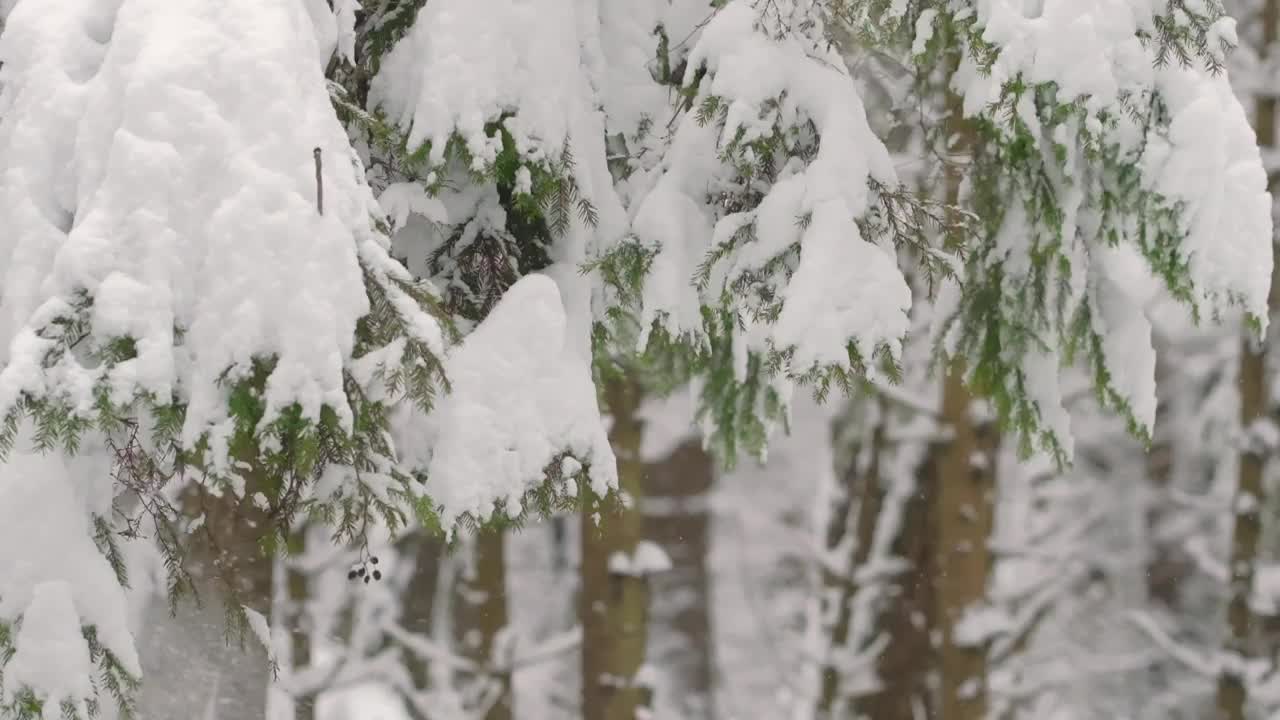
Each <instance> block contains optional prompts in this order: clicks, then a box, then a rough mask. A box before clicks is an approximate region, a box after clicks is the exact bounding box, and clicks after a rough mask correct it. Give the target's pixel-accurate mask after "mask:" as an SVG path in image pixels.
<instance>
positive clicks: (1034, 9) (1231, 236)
mask: <svg viewBox="0 0 1280 720" xmlns="http://www.w3.org/2000/svg"><path fill="white" fill-rule="evenodd" d="M973 4H974V6H975V9H976V12H977V19H978V23H979V25H981V26H982V27H983V28H984V30H983V37H984V39H985V40H987V41H989V42H993V43H995V44H997V45H998V46H1000V52H999V57H998V59H997V61H996V62H995V64H994V66H993V67H992V69H991V72H990V74H989V75H984V74H982V73H980V72H978V69H977V66H976V65H975V63H974V61H973V59H972V58H966V59H965V64H964V67H963V68H962V70H961V72H960V73H959V74H958V75H957V78H956V85H957V88H958V89H959V90H960V91H961V92H962V93H963V95H964V99H965V112H966V113H968V114H970V115H976V114H978V113H980V112H982V111H983V109H984V108H985V106H986V104H987V103H988V102H990V101H992V100H994V99H995V98H996V97H997V96H998V94H999V92H1000V87H1001V85H1002V84H1003V83H1004V82H1006V81H1007V80H1009V79H1011V78H1013V77H1015V76H1017V75H1018V74H1022V75H1023V76H1024V77H1025V78H1026V79H1028V80H1030V81H1032V82H1036V83H1041V82H1054V83H1057V85H1058V87H1059V89H1060V93H1061V95H1060V98H1061V99H1066V98H1075V97H1080V98H1083V99H1084V102H1085V105H1086V107H1087V108H1088V110H1089V114H1090V118H1089V120H1088V124H1089V127H1090V128H1091V129H1092V130H1094V131H1099V130H1101V129H1102V124H1101V123H1100V122H1099V120H1098V117H1099V114H1100V113H1103V112H1106V113H1108V114H1110V115H1111V116H1113V117H1121V118H1124V115H1125V113H1124V110H1123V107H1122V96H1123V95H1124V94H1126V93H1131V94H1132V96H1133V97H1142V94H1143V93H1144V92H1151V91H1154V92H1157V93H1159V95H1160V96H1161V98H1162V99H1163V100H1164V101H1165V103H1166V104H1167V107H1168V110H1169V113H1170V116H1171V118H1172V120H1171V122H1170V124H1169V127H1168V130H1167V134H1166V133H1164V132H1162V131H1157V132H1153V133H1151V134H1149V135H1146V136H1145V137H1144V134H1143V132H1142V130H1141V128H1138V127H1136V126H1134V125H1133V123H1131V122H1127V121H1125V120H1122V121H1121V122H1120V126H1119V130H1118V131H1117V132H1113V133H1111V135H1112V137H1111V138H1110V139H1111V140H1113V141H1117V142H1119V143H1120V144H1121V148H1122V149H1123V150H1136V149H1137V147H1138V146H1139V144H1140V143H1142V142H1144V141H1145V142H1147V143H1148V144H1147V149H1146V152H1145V153H1144V155H1143V185H1144V187H1146V188H1147V189H1149V190H1152V191H1155V192H1157V193H1159V194H1161V195H1163V196H1164V197H1166V198H1168V199H1169V200H1171V201H1174V202H1182V203H1185V204H1186V205H1185V210H1184V213H1183V215H1182V217H1183V219H1184V227H1183V230H1184V231H1185V232H1186V237H1185V238H1184V240H1183V242H1182V248H1183V252H1184V254H1185V255H1186V256H1187V257H1188V258H1189V260H1190V271H1191V277H1192V279H1193V280H1194V282H1195V284H1196V291H1197V294H1198V299H1199V300H1200V301H1201V302H1202V303H1203V304H1204V305H1205V306H1206V309H1210V310H1213V309H1226V306H1227V304H1228V301H1229V300H1233V299H1234V300H1239V302H1240V303H1241V304H1242V306H1243V307H1244V309H1245V310H1246V311H1248V312H1250V313H1252V314H1254V315H1255V316H1257V317H1259V318H1260V319H1262V321H1263V322H1264V323H1265V322H1266V315H1267V313H1266V302H1267V292H1268V289H1269V282H1270V276H1271V268H1272V260H1271V257H1272V256H1271V232H1272V219H1271V216H1270V208H1271V200H1270V197H1269V195H1268V194H1267V192H1266V176H1265V173H1264V171H1263V168H1262V160H1261V155H1260V153H1259V150H1258V147H1257V142H1256V137H1255V135H1254V133H1253V131H1252V129H1251V128H1250V126H1249V123H1248V119H1247V118H1246V117H1245V114H1244V109H1243V107H1242V106H1241V105H1240V103H1239V101H1238V100H1236V99H1235V97H1234V96H1233V94H1232V91H1231V87H1230V84H1229V82H1228V78H1227V73H1225V72H1223V73H1221V74H1218V75H1213V74H1212V73H1210V72H1209V71H1208V70H1206V69H1205V68H1203V67H1202V66H1201V65H1200V64H1199V62H1198V61H1197V62H1196V63H1194V64H1193V65H1192V67H1189V68H1183V67H1180V66H1179V64H1178V62H1176V61H1174V62H1170V63H1169V64H1168V65H1167V66H1166V67H1163V68H1156V67H1155V47H1154V45H1155V43H1150V44H1149V45H1146V46H1144V44H1143V42H1142V41H1141V40H1140V39H1139V37H1138V32H1139V31H1142V32H1147V33H1152V32H1153V28H1154V22H1155V18H1156V17H1157V15H1159V14H1163V13H1164V12H1166V10H1167V7H1166V3H1165V2H1163V0H1073V1H1072V2H1051V3H1022V2H1014V1H1013V0H975V2H974V3H973ZM1196 5H1199V4H1198V3H1197V4H1196ZM1194 6H1195V5H1193V7H1194ZM1201 9H1204V8H1203V7H1201ZM1210 35H1211V40H1214V39H1222V40H1227V41H1234V39H1235V27H1234V21H1233V20H1231V19H1230V18H1223V19H1222V20H1220V21H1219V22H1218V23H1217V24H1216V25H1215V26H1214V28H1213V31H1212V32H1211V33H1210ZM1211 50H1214V51H1215V52H1216V51H1217V50H1218V49H1217V48H1211Z"/></svg>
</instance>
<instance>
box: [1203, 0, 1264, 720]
mask: <svg viewBox="0 0 1280 720" xmlns="http://www.w3.org/2000/svg"><path fill="white" fill-rule="evenodd" d="M1278 32H1280V0H1266V4H1265V5H1264V6H1263V11H1262V43H1261V47H1260V48H1259V53H1260V54H1261V55H1262V57H1263V61H1264V66H1265V59H1266V56H1267V53H1268V51H1269V50H1271V49H1272V48H1274V47H1275V44H1276V41H1277V33H1278ZM1255 102H1256V103H1257V106H1256V114H1255V117H1254V131H1255V132H1256V133H1257V135H1258V142H1259V144H1261V145H1263V146H1264V147H1275V145H1276V98H1275V97H1274V96H1272V95H1266V94H1260V95H1259V96H1258V97H1257V98H1256V100H1255ZM1272 184H1273V185H1274V184H1275V183H1274V182H1273V183H1272ZM1273 189H1274V188H1273ZM1277 279H1278V278H1277V274H1276V273H1274V272H1273V273H1272V276H1271V297H1270V299H1269V300H1270V302H1269V303H1268V304H1269V305H1270V306H1271V307H1273V308H1274V307H1275V306H1276V301H1277V295H1278V293H1277V288H1276V284H1277ZM1239 382H1240V427H1241V430H1242V431H1243V432H1244V433H1245V434H1246V437H1249V436H1250V435H1251V429H1252V428H1253V426H1254V425H1255V423H1257V422H1259V421H1261V420H1263V419H1264V417H1265V415H1266V413H1267V410H1268V408H1267V400H1266V398H1267V397H1268V394H1267V390H1268V388H1267V380H1266V350H1265V346H1264V345H1262V344H1261V343H1258V342H1256V341H1254V339H1253V338H1250V337H1246V338H1245V339H1244V340H1243V341H1242V343H1241V348H1240V375H1239ZM1265 452H1266V451H1265V449H1264V448H1261V447H1258V445H1257V443H1256V441H1255V440H1252V439H1250V440H1249V441H1248V442H1247V446H1246V447H1245V449H1244V451H1243V452H1242V453H1241V455H1240V468H1239V475H1238V481H1237V485H1236V496H1235V500H1234V502H1233V503H1232V509H1233V510H1234V511H1235V526H1234V527H1233V528H1232V531H1231V560H1230V562H1229V563H1228V565H1227V567H1228V568H1229V570H1230V572H1231V591H1230V600H1229V601H1228V604H1227V635H1226V638H1225V642H1224V644H1225V646H1226V647H1225V649H1226V651H1227V655H1228V656H1230V657H1233V658H1234V659H1238V660H1244V659H1245V658H1247V657H1248V656H1249V654H1250V639H1251V635H1252V634H1253V630H1254V627H1255V625H1256V622H1257V618H1255V617H1254V615H1253V611H1252V610H1251V609H1250V608H1249V595H1250V593H1251V592H1252V590H1253V574H1254V569H1255V564H1256V562H1257V559H1258V539H1259V537H1260V536H1261V534H1262V522H1261V520H1262V515H1261V510H1262V505H1263V498H1264V495H1263V493H1264V488H1263V477H1262V475H1263V466H1264V464H1265V459H1266V458H1265ZM1247 703H1248V688H1247V687H1246V686H1245V683H1244V678H1243V677H1241V673H1240V668H1239V667H1236V666H1235V664H1234V663H1228V664H1227V665H1226V666H1225V667H1223V669H1222V673H1221V674H1220V675H1219V677H1218V693H1217V705H1218V718H1219V720H1243V718H1244V717H1245V708H1246V705H1247Z"/></svg>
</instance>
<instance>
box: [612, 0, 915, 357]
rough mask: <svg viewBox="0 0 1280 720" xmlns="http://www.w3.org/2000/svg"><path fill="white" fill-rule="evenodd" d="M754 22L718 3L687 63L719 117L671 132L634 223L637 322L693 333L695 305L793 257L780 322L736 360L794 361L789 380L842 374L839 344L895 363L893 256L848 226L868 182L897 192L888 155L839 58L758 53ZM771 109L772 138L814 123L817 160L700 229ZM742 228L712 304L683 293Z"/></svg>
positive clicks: (743, 5)
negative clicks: (777, 352) (649, 262)
mask: <svg viewBox="0 0 1280 720" xmlns="http://www.w3.org/2000/svg"><path fill="white" fill-rule="evenodd" d="M756 19H757V11H756V9H755V8H753V7H752V5H751V3H748V2H743V1H737V2H731V3H729V4H728V5H726V6H725V7H724V8H722V9H721V10H720V12H718V13H717V14H716V15H715V16H714V17H713V18H712V19H711V21H710V22H709V23H707V25H706V26H705V27H704V28H703V29H702V31H701V34H700V36H699V37H698V40H697V41H696V43H695V44H694V47H693V50H692V51H691V53H690V56H689V65H688V68H689V69H688V70H686V77H685V81H686V82H688V81H689V80H690V79H691V77H692V72H693V70H695V69H697V68H698V67H700V66H703V65H705V67H706V68H707V71H708V79H707V80H705V81H704V85H703V88H702V90H701V94H700V98H701V97H705V96H708V95H714V96H717V97H720V98H723V99H724V101H725V102H726V103H727V108H728V110H727V116H726V120H725V122H724V125H723V127H719V128H716V127H714V125H712V126H708V127H703V126H700V124H699V123H698V120H697V118H696V117H695V116H694V114H692V113H690V114H686V115H685V116H684V117H683V118H682V119H681V122H680V125H679V127H678V128H677V130H676V134H675V139H674V141H673V143H672V146H671V148H670V150H669V152H668V155H667V157H666V159H665V161H664V166H663V170H664V174H663V176H662V177H661V178H660V179H659V180H658V181H657V183H656V184H655V185H654V187H653V189H652V190H651V191H650V193H649V194H648V196H647V197H646V198H645V199H644V200H643V201H642V203H641V205H640V207H639V210H638V211H637V214H636V217H635V220H634V224H633V229H634V231H635V233H636V235H637V237H638V238H639V239H640V240H641V242H643V243H645V244H647V245H649V246H651V247H655V248H657V249H658V254H657V257H656V258H655V259H654V264H653V270H652V273H651V277H650V278H649V279H648V280H647V281H646V285H647V287H646V290H645V294H644V307H643V310H642V317H641V320H642V322H644V323H645V325H646V326H649V325H651V323H652V322H654V321H658V322H661V323H663V325H664V326H665V328H666V329H667V330H668V332H671V333H674V334H682V333H688V332H695V331H696V329H697V323H698V318H699V315H698V307H699V301H700V300H701V301H702V302H707V301H709V300H710V301H714V299H715V296H717V295H718V294H719V292H720V290H721V288H723V287H724V285H725V284H726V283H729V282H732V281H733V280H734V279H735V278H737V277H740V276H741V275H742V274H744V273H748V272H752V271H754V270H756V269H758V268H759V267H761V266H762V265H763V264H765V263H766V262H768V261H769V260H771V259H773V258H774V257H777V256H778V255H780V254H782V253H784V252H786V251H787V250H788V249H789V248H791V247H792V246H794V245H796V244H797V243H798V244H799V247H800V260H799V263H798V265H797V267H796V268H795V273H794V275H793V276H792V277H791V278H790V281H789V282H788V283H787V284H786V285H785V287H784V289H783V290H782V297H783V300H784V301H783V307H782V312H781V315H780V316H779V318H778V320H777V322H776V323H775V324H773V325H771V326H770V327H769V328H768V329H767V330H765V329H764V328H756V329H755V330H754V331H751V330H749V331H748V333H747V338H746V342H747V349H750V350H754V351H763V350H765V349H767V347H768V346H770V345H772V346H773V347H777V348H780V349H786V348H790V349H793V350H794V351H795V354H794V357H793V362H794V365H795V367H796V368H797V369H798V370H800V371H804V370H808V369H809V368H810V367H812V366H813V365H815V364H817V365H837V366H842V367H843V366H847V365H848V352H847V344H848V343H849V342H850V341H852V342H854V343H856V344H857V346H858V348H859V351H860V352H861V354H862V356H863V357H864V358H870V357H871V355H872V353H873V351H874V350H875V348H876V347H878V346H880V345H882V344H884V345H888V346H889V347H890V348H891V350H892V351H893V352H894V353H895V354H896V353H898V352H900V350H901V339H902V337H903V335H904V334H905V333H906V330H907V310H908V309H909V308H910V304H911V293H910V290H909V288H908V287H907V284H906V281H905V279H904V278H903V276H902V273H901V271H900V270H899V269H898V267H897V261H896V258H895V257H894V256H893V254H892V252H891V251H890V250H887V249H885V248H881V247H878V246H876V245H873V244H871V243H869V242H867V241H866V240H865V239H863V238H862V237H861V235H860V233H859V230H858V226H857V224H856V222H855V221H856V220H857V219H858V218H860V217H862V216H863V215H864V214H865V213H866V212H867V210H868V206H869V202H870V197H869V196H870V190H869V188H868V186H867V182H868V181H869V180H877V181H880V182H883V183H885V184H888V185H896V183H897V180H896V176H895V174H894V170H893V165H892V163H891V161H890V158H889V154H888V151H887V150H886V149H885V147H884V145H883V143H881V141H880V140H879V138H877V137H876V136H875V135H874V134H873V133H872V131H871V128H870V127H869V126H868V124H867V119H866V111H865V109H864V108H863V104H862V101H861V99H860V98H859V97H858V94H857V90H856V87H855V85H854V84H853V82H852V81H851V80H850V78H849V76H848V74H847V71H846V70H845V69H844V65H843V63H842V62H841V61H840V58H839V57H838V55H836V54H835V53H828V56H826V57H813V56H812V50H811V49H810V48H808V47H807V46H806V44H805V43H804V41H803V40H802V39H799V38H788V39H784V40H773V39H770V38H769V37H768V36H767V35H765V34H764V33H763V32H761V31H760V30H759V29H757V27H756V25H755V23H756ZM779 97H783V101H782V104H781V108H780V110H779V111H778V113H777V115H778V117H779V118H780V120H779V121H780V122H781V123H782V124H783V125H784V126H785V125H790V124H793V123H796V122H798V121H800V119H801V118H806V117H807V118H809V119H811V120H812V121H813V122H814V123H815V125H816V127H817V129H818V132H819V133H820V135H821V141H820V144H819V148H818V153H817V156H816V157H815V159H814V160H813V161H812V162H811V163H809V165H808V166H807V167H792V168H791V169H790V170H788V171H787V172H785V173H784V175H783V177H782V178H781V179H779V180H778V181H777V182H776V183H774V185H773V186H772V187H771V188H770V189H769V191H768V193H767V194H766V196H765V198H764V200H763V201H762V202H761V203H760V205H759V206H758V207H757V208H755V209H753V210H751V211H747V212H743V213H732V214H729V215H726V216H724V217H721V218H719V219H716V218H714V217H712V216H711V215H710V212H709V208H708V207H707V203H706V196H707V194H708V193H712V192H715V191H716V189H717V188H718V187H722V186H723V184H724V183H725V182H726V178H727V177H729V176H731V174H732V173H731V172H729V168H727V167H726V166H725V165H724V163H722V162H721V161H720V160H719V158H718V157H717V153H718V150H719V149H722V148H723V147H724V146H726V145H727V144H728V143H729V142H731V141H732V140H733V139H734V137H735V136H736V135H737V134H738V133H739V132H742V133H744V135H743V137H742V141H743V142H749V141H751V140H753V139H755V138H759V137H761V136H763V135H766V134H768V133H770V132H771V131H772V125H773V123H774V122H775V114H774V113H773V112H770V111H768V110H767V108H766V103H767V102H768V101H771V100H774V99H777V98H779ZM695 104H696V101H695ZM801 217H806V218H808V222H807V224H806V225H805V226H804V227H800V226H799V224H798V222H797V219H798V218H801ZM713 224H714V229H713V230H711V232H708V229H709V228H710V226H712V225H713ZM748 224H753V225H754V226H755V231H756V239H755V240H754V241H752V242H748V243H745V244H743V245H742V246H740V247H739V248H737V249H736V250H735V251H734V252H732V253H731V254H730V255H729V257H728V258H726V259H725V260H724V261H723V263H722V264H720V265H719V266H718V267H717V268H716V272H715V275H714V277H713V279H712V282H711V284H710V286H709V288H708V294H709V295H710V296H711V297H709V298H699V297H698V295H697V294H696V293H694V292H691V291H690V290H689V288H688V284H689V278H690V277H691V276H692V274H693V271H694V269H695V268H696V266H697V264H698V263H699V262H701V260H702V259H703V256H704V255H705V254H706V252H707V250H709V249H710V247H711V246H713V245H714V244H716V243H717V242H719V241H723V240H727V239H729V238H730V237H731V236H732V235H733V234H734V232H735V231H737V230H738V229H739V228H741V227H743V226H744V225H748ZM746 314H747V315H749V314H750V313H749V312H747V313H746Z"/></svg>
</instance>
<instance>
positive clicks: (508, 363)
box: [401, 275, 617, 527]
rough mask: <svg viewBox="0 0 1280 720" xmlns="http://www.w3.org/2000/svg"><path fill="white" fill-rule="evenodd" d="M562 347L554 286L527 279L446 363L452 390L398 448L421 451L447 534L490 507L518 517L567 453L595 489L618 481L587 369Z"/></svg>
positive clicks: (562, 314) (562, 330)
mask: <svg viewBox="0 0 1280 720" xmlns="http://www.w3.org/2000/svg"><path fill="white" fill-rule="evenodd" d="M569 341H570V338H568V337H567V335H566V318H565V309H564V306H563V304H562V302H561V299H560V293H559V291H558V290H557V288H556V285H555V283H554V282H553V281H552V280H551V279H549V278H547V277H546V276H543V275H530V276H528V277H525V278H523V279H521V280H520V281H519V282H517V283H516V284H515V285H514V286H512V287H511V289H510V290H508V291H507V293H506V294H505V295H504V296H503V297H502V300H501V301H499V302H498V304H497V305H496V306H495V307H494V308H493V310H492V311H491V312H490V313H489V316H488V317H487V318H486V319H485V320H484V322H482V323H480V325H479V326H478V327H477V328H476V329H475V330H474V331H473V332H472V333H471V334H470V335H468V336H467V337H466V338H465V339H464V340H463V342H462V344H461V345H460V346H458V347H457V348H456V349H454V350H453V351H452V352H451V353H450V354H449V356H448V357H447V359H446V363H445V369H446V372H447V373H448V375H449V379H450V381H451V383H452V391H451V392H450V393H449V394H448V395H446V396H444V397H443V398H441V400H440V402H439V405H438V406H437V407H436V409H435V410H434V411H433V412H432V413H431V415H430V416H429V417H428V418H427V419H426V421H425V423H424V424H423V425H425V433H424V434H423V435H422V436H419V437H412V438H409V437H406V438H404V439H403V440H402V442H401V445H404V446H406V447H409V446H417V447H421V448H423V452H426V453H428V455H427V456H426V457H423V458H422V459H421V461H420V462H421V463H422V464H423V465H424V467H425V469H426V472H427V477H428V487H427V492H428V494H429V495H430V496H431V497H432V499H433V500H435V501H436V502H437V503H438V504H440V505H441V506H442V509H443V513H442V516H443V520H444V523H445V526H446V527H449V526H451V525H452V524H453V522H454V521H455V520H456V519H457V518H458V516H460V515H462V514H464V513H471V514H473V515H476V516H480V517H484V516H487V515H489V513H491V512H492V511H493V509H494V500H502V501H505V504H506V510H507V511H508V512H510V513H512V514H515V513H518V512H519V511H520V500H521V497H522V496H523V495H524V493H525V492H527V491H528V490H530V489H531V488H533V487H535V486H536V485H538V484H539V483H540V482H542V480H543V477H544V471H545V470H546V468H547V465H548V464H549V463H550V462H551V461H552V460H553V459H555V457H556V456H557V455H559V454H560V453H561V452H564V451H570V452H572V453H573V455H574V456H576V457H577V458H578V459H580V460H581V461H582V462H583V463H584V464H588V465H590V469H589V471H590V475H591V482H592V487H593V488H594V489H595V490H596V491H597V492H604V491H606V490H607V489H608V488H609V487H612V486H613V485H615V484H616V480H617V465H616V462H615V460H614V457H613V452H612V451H611V450H610V448H609V439H608V436H607V435H606V434H605V431H604V427H603V425H602V424H601V421H600V409H599V405H598V404H597V402H596V391H595V385H594V384H593V383H592V381H591V371H590V368H589V367H588V366H587V364H586V362H585V361H584V360H583V358H582V357H581V356H579V355H578V354H577V353H576V351H574V350H573V348H572V347H571V345H570V342H569ZM407 427H412V426H407ZM419 428H420V429H423V428H422V426H419ZM428 447H429V448H430V449H429V450H428V449H427V448H428Z"/></svg>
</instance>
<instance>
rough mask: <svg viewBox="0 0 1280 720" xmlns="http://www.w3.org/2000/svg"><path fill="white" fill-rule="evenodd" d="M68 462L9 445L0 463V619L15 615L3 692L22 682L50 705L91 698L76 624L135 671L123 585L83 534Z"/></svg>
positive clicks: (92, 673) (80, 504)
mask: <svg viewBox="0 0 1280 720" xmlns="http://www.w3.org/2000/svg"><path fill="white" fill-rule="evenodd" d="M27 441H29V437H26V438H24V439H22V440H20V442H27ZM20 447H21V446H20ZM74 469H75V466H74V464H72V463H68V462H66V461H63V460H62V459H60V458H58V457H56V456H45V455H39V454H29V453H26V452H22V451H20V450H18V449H15V450H14V452H13V453H11V455H10V456H9V459H8V461H7V462H5V463H3V464H0V568H3V572H0V623H4V624H12V623H13V622H15V621H17V620H18V619H19V618H21V621H22V625H21V629H20V631H19V632H18V633H17V636H16V645H15V649H16V653H17V654H15V655H14V657H13V659H12V660H10V661H9V663H8V664H7V665H6V666H5V667H4V682H5V692H6V693H12V692H14V691H16V690H18V689H21V688H24V687H25V688H28V689H30V690H31V691H32V692H34V693H35V694H36V696H37V697H45V698H51V699H53V700H54V701H55V704H56V702H57V701H58V700H59V699H71V700H72V701H73V702H75V701H80V700H83V699H89V698H93V697H94V692H93V680H92V679H93V678H94V677H96V676H97V674H98V672H97V668H95V667H93V665H92V664H91V662H90V655H89V648H88V645H87V644H86V641H85V638H84V636H83V635H82V628H90V627H92V628H94V629H95V633H96V635H97V638H98V641H99V642H100V643H101V644H102V646H103V648H105V649H106V650H108V651H110V652H111V653H112V654H113V655H114V656H115V657H116V659H117V660H118V661H119V662H120V663H121V666H122V667H123V669H124V670H125V671H126V672H128V673H129V674H130V675H132V676H134V677H139V676H141V674H142V669H141V666H140V665H139V662H138V655H137V651H136V650H135V647H134V643H133V636H132V634H131V633H130V632H129V608H128V603H127V600H126V596H125V590H124V589H123V588H121V587H120V583H119V582H118V580H117V579H116V576H115V573H114V572H113V571H112V569H111V566H110V565H109V564H108V563H107V560H106V559H105V558H104V557H103V555H102V553H101V552H99V550H98V548H97V546H96V545H95V544H94V542H93V540H92V539H91V537H92V533H91V528H90V525H89V518H88V516H87V514H86V512H85V503H84V500H83V498H82V497H81V495H82V494H83V493H84V492H85V490H86V487H85V486H84V484H83V483H81V482H80V481H79V480H78V479H77V474H76V473H75V472H74ZM88 480H89V481H90V482H91V481H92V478H90V479H88Z"/></svg>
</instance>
